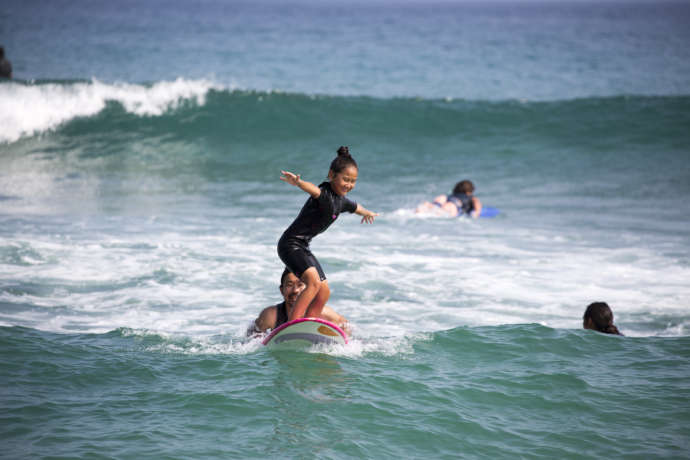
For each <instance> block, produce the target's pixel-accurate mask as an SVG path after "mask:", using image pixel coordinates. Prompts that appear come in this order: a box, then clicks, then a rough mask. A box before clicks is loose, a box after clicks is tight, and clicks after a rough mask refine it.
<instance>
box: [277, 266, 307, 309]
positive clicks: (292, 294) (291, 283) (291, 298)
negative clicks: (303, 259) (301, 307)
mask: <svg viewBox="0 0 690 460" xmlns="http://www.w3.org/2000/svg"><path fill="white" fill-rule="evenodd" d="M304 287H305V286H304V283H303V282H302V281H301V280H300V279H299V278H297V277H296V276H295V275H293V274H292V273H288V274H287V275H286V276H285V279H284V280H283V285H282V286H280V293H281V294H283V299H285V304H286V305H287V307H288V308H292V307H294V306H295V302H296V301H297V297H298V296H299V295H300V293H301V292H302V291H303V290H304Z"/></svg>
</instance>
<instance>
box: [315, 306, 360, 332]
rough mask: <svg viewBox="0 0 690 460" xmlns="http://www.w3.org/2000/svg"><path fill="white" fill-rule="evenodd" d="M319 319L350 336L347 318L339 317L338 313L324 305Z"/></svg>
mask: <svg viewBox="0 0 690 460" xmlns="http://www.w3.org/2000/svg"><path fill="white" fill-rule="evenodd" d="M321 318H323V319H325V320H326V321H330V322H331V323H333V324H335V325H336V326H338V327H339V328H340V329H342V330H343V331H345V333H346V334H347V335H348V336H350V335H352V330H351V329H350V323H349V321H348V320H347V318H345V317H344V316H343V315H341V314H340V313H338V312H336V311H335V310H333V309H332V308H331V307H329V306H328V305H324V307H323V310H322V311H321Z"/></svg>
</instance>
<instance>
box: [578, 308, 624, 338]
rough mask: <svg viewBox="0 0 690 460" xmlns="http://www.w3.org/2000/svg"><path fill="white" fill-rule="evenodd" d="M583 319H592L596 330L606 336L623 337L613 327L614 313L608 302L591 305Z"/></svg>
mask: <svg viewBox="0 0 690 460" xmlns="http://www.w3.org/2000/svg"><path fill="white" fill-rule="evenodd" d="M582 319H583V321H587V319H591V320H592V324H593V326H594V327H595V328H596V330H597V331H599V332H603V333H604V334H616V335H623V334H621V333H620V332H619V331H618V328H617V327H616V326H614V325H613V312H612V311H611V307H609V306H608V304H607V303H606V302H593V303H591V304H589V305H588V306H587V309H586V310H585V314H584V315H583V316H582Z"/></svg>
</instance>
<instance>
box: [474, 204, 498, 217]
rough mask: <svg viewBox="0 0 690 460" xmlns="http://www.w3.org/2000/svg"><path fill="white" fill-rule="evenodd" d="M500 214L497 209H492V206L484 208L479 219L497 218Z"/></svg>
mask: <svg viewBox="0 0 690 460" xmlns="http://www.w3.org/2000/svg"><path fill="white" fill-rule="evenodd" d="M498 214H499V211H498V209H497V208H492V207H491V206H482V212H481V214H479V217H496V216H497V215H498Z"/></svg>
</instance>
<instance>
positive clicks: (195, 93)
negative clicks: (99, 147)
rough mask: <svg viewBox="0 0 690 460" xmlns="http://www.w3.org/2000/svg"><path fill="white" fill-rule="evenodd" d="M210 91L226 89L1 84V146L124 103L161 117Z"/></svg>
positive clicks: (196, 83) (185, 84) (201, 84)
mask: <svg viewBox="0 0 690 460" xmlns="http://www.w3.org/2000/svg"><path fill="white" fill-rule="evenodd" d="M211 89H222V87H221V86H220V85H218V84H216V83H213V82H211V81H208V80H185V79H182V78H178V79H177V80H174V81H161V82H157V83H155V84H153V85H138V84H129V83H103V82H100V81H98V80H95V79H94V80H92V81H90V82H77V83H62V84H57V83H40V84H25V83H17V82H12V83H7V84H3V85H0V101H2V103H0V142H15V141H17V140H18V139H20V138H21V137H22V136H31V135H34V134H40V133H42V132H45V131H49V130H52V129H55V128H56V127H58V126H59V125H61V124H62V123H65V122H68V121H70V120H73V119H75V118H78V117H90V116H93V115H96V114H97V113H99V112H100V111H101V110H103V109H104V108H105V106H106V103H107V102H110V101H112V102H118V103H120V104H122V106H123V107H124V109H125V110H126V111H127V112H130V113H134V114H137V115H142V116H158V115H161V114H163V113H165V112H166V111H169V110H174V109H175V108H177V107H178V106H179V105H180V104H181V103H183V102H184V101H190V102H193V103H196V104H198V105H203V104H205V102H206V95H207V93H208V91H209V90H211Z"/></svg>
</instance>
